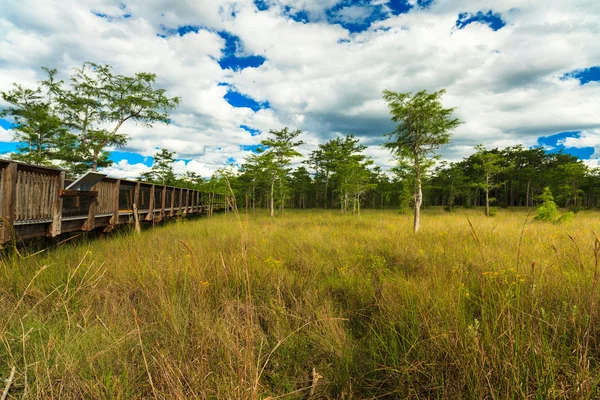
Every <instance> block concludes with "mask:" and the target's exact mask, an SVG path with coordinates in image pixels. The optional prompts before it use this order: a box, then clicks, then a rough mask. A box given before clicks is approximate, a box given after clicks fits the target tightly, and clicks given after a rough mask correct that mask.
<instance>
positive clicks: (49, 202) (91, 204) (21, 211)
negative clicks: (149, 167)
mask: <svg viewBox="0 0 600 400" xmlns="http://www.w3.org/2000/svg"><path fill="white" fill-rule="evenodd" d="M227 207H228V206H227V199H226V198H225V196H223V195H219V194H214V193H201V192H199V191H197V190H193V189H185V188H177V187H173V186H165V185H154V184H151V183H146V182H137V181H132V180H124V179H114V178H104V179H102V180H101V181H100V182H98V183H97V184H96V185H94V186H93V187H92V190H91V191H89V192H82V191H76V190H65V172H64V171H62V170H60V169H55V168H47V167H39V166H33V165H27V164H21V163H17V162H12V161H4V160H0V225H1V226H0V244H2V243H6V242H8V241H10V240H11V239H13V238H20V239H26V238H32V237H40V236H51V237H54V236H58V235H60V234H62V233H67V232H74V231H90V230H92V229H102V230H103V231H110V230H112V229H113V228H114V227H115V226H117V225H119V224H128V223H132V222H133V220H134V218H133V216H134V210H135V211H136V212H137V214H138V217H139V219H140V220H141V221H153V222H159V221H160V220H162V219H163V218H166V217H173V216H177V215H180V216H186V215H192V214H201V213H205V214H212V213H213V212H215V211H219V210H226V209H227Z"/></svg>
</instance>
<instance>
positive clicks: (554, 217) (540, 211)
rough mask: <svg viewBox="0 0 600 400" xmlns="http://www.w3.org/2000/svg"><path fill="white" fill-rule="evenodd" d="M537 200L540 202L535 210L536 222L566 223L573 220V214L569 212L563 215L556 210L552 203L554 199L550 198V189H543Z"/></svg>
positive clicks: (554, 204) (556, 207)
mask: <svg viewBox="0 0 600 400" xmlns="http://www.w3.org/2000/svg"><path fill="white" fill-rule="evenodd" d="M539 200H540V201H541V202H542V204H540V205H539V206H538V208H537V215H536V217H535V219H536V220H538V221H544V222H553V223H560V222H567V221H570V220H571V219H572V218H573V215H574V214H573V212H571V211H569V212H567V213H564V214H562V215H561V214H560V212H559V210H558V206H557V205H556V203H555V202H554V197H553V196H552V192H551V191H550V188H548V187H546V188H544V191H543V192H542V194H541V195H540V196H539Z"/></svg>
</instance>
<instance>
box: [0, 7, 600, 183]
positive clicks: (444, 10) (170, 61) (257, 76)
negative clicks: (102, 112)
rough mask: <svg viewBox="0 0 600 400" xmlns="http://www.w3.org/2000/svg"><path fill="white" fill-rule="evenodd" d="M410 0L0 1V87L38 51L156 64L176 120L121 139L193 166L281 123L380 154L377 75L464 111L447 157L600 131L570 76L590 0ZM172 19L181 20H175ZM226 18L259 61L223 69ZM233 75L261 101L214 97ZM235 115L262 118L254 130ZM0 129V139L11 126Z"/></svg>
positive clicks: (28, 70)
mask: <svg viewBox="0 0 600 400" xmlns="http://www.w3.org/2000/svg"><path fill="white" fill-rule="evenodd" d="M258 3H260V4H261V6H260V7H258V6H257V4H258ZM420 4H429V3H428V2H416V1H412V2H410V5H412V6H413V8H412V9H410V11H409V12H407V13H401V14H398V15H393V13H392V12H391V11H390V9H389V7H388V6H389V3H388V2H387V1H385V0H377V1H370V2H369V1H366V0H365V1H363V2H358V3H354V4H351V3H350V2H348V1H342V0H326V1H317V0H263V1H261V2H255V1H252V0H211V1H197V2H175V3H173V2H166V1H164V0H147V1H144V2H141V1H130V2H126V4H124V5H123V4H122V3H119V2H115V1H112V0H85V1H75V0H64V1H60V2H59V1H47V2H37V1H34V0H24V1H21V2H14V1H9V2H8V3H7V4H6V5H3V12H2V14H1V15H0V90H7V89H8V88H9V87H10V85H11V83H12V82H19V83H22V84H25V85H28V86H32V85H34V84H35V81H36V80H38V79H40V78H41V77H42V75H41V71H40V69H39V67H40V66H52V67H57V68H59V69H60V71H61V72H62V75H61V77H62V78H66V77H68V72H69V71H70V69H71V68H73V67H75V66H77V65H80V64H81V63H82V62H83V61H87V60H91V61H95V62H100V63H109V64H111V65H113V66H114V69H115V71H116V72H118V73H124V74H132V73H135V72H138V71H151V72H155V73H156V74H157V75H158V76H159V78H160V85H161V86H162V87H165V88H167V89H168V93H170V94H171V95H177V96H181V98H182V105H181V107H180V108H179V109H178V110H176V111H175V112H174V113H173V115H172V120H173V124H172V125H169V126H161V125H156V126H155V127H153V128H151V129H149V128H144V127H140V126H135V125H134V124H130V125H126V126H125V127H124V131H125V132H126V133H127V134H129V135H130V138H131V139H130V141H129V143H128V144H127V147H126V148H125V149H124V150H126V151H130V152H135V153H139V154H142V155H144V156H151V155H152V154H153V153H154V152H155V151H156V149H157V148H162V147H166V148H168V149H170V150H172V151H176V152H177V153H178V155H179V157H180V158H182V159H186V160H192V161H188V162H186V163H184V164H183V165H181V166H179V167H181V168H182V170H185V169H186V168H187V169H192V170H194V171H196V172H198V173H201V174H203V175H204V176H207V175H210V173H211V172H212V171H214V170H215V169H217V168H218V167H220V166H222V165H224V164H226V163H227V162H228V161H230V160H231V159H234V160H235V162H240V161H241V160H242V159H243V157H244V156H245V155H247V154H248V152H247V151H244V150H243V147H240V145H244V146H247V145H255V144H257V143H258V142H259V141H260V140H261V139H262V138H263V137H264V132H268V130H269V129H279V128H281V127H283V126H289V127H290V128H292V129H295V128H298V129H302V130H304V131H305V132H306V133H305V138H304V141H305V142H306V145H305V146H304V147H303V149H302V151H303V152H309V151H310V150H311V149H313V148H315V147H316V146H317V144H318V143H319V142H320V141H321V142H322V141H323V140H327V139H329V138H333V137H335V136H336V135H340V134H342V135H343V134H347V133H354V134H356V135H357V136H359V137H361V138H362V139H363V140H364V141H365V143H367V144H369V145H370V148H369V150H368V153H369V154H370V155H372V156H373V157H374V158H375V160H376V162H377V163H378V164H379V165H382V166H390V165H391V163H390V160H389V155H387V154H386V153H385V151H383V150H382V149H381V148H380V147H379V144H380V143H381V142H382V140H383V139H382V134H383V133H386V132H389V131H390V130H391V129H393V126H392V124H391V122H390V121H389V115H388V110H387V108H386V105H385V104H384V102H383V101H382V100H381V92H382V91H383V90H384V89H390V90H394V91H402V92H404V91H418V90H421V89H428V90H439V89H441V88H446V89H447V91H448V92H447V95H446V97H445V98H444V104H445V105H446V106H448V107H457V111H456V115H457V116H458V117H459V118H460V119H462V120H463V121H464V122H465V123H464V124H463V125H461V127H460V128H459V129H458V130H457V131H456V134H455V137H454V140H453V142H452V143H451V144H450V145H449V146H447V147H445V148H444V149H443V151H442V153H443V156H444V157H445V158H446V159H451V160H453V159H459V158H461V157H463V156H466V155H468V154H469V153H470V152H471V151H472V148H473V146H475V145H476V144H479V143H483V144H484V145H486V146H488V147H496V146H506V145H514V144H519V143H521V144H525V145H534V144H535V143H536V142H537V138H538V137H539V136H548V135H552V134H555V133H558V132H562V131H582V134H581V135H580V137H579V138H569V139H567V140H570V139H573V140H576V139H578V140H579V142H575V141H573V142H567V140H565V143H564V145H565V146H569V145H573V147H574V146H575V144H577V143H579V144H581V143H583V141H585V140H589V141H590V142H591V141H593V138H596V139H597V137H598V133H597V132H599V130H600V117H598V104H600V85H599V84H598V82H589V83H586V84H584V85H582V84H581V81H580V80H578V79H577V78H576V76H575V75H573V74H571V75H569V73H570V72H572V71H576V70H582V69H586V68H590V67H593V66H597V65H600V47H598V46H597V45H596V42H597V38H598V36H599V34H600V20H599V19H598V18H597V15H599V14H600V3H598V2H594V1H589V0H573V1H571V2H564V1H562V0H548V1H545V2H531V1H526V0H498V1H494V2H491V1H489V0H456V1H449V0H436V1H434V2H432V3H431V4H429V6H427V7H420V6H419V5H420ZM373 6H378V7H384V10H387V12H388V13H387V14H386V17H385V18H379V19H378V20H377V21H373V22H372V24H371V25H370V27H369V28H368V29H366V30H362V31H360V32H350V31H349V30H347V29H345V28H344V27H343V26H342V25H341V24H340V23H343V22H348V23H356V22H359V21H361V19H366V18H368V17H369V15H371V14H370V13H371V11H372V7H373ZM334 7H335V10H336V11H335V16H334V17H333V18H328V10H332V9H333V8H334ZM259 8H260V9H259ZM295 13H304V14H305V15H306V16H307V19H308V22H307V21H306V20H305V19H302V20H301V19H299V18H293V15H295ZM463 13H466V14H465V15H469V16H484V17H486V16H494V17H498V18H501V19H502V22H503V23H504V25H503V26H502V28H500V29H496V28H497V26H495V25H494V26H495V28H494V29H496V30H494V29H492V27H493V26H491V24H489V23H486V22H485V21H480V20H477V18H471V19H472V21H471V20H470V19H468V18H467V19H466V21H469V23H468V24H466V25H464V21H463V24H462V25H460V26H457V20H458V19H459V14H463ZM304 14H303V15H304ZM107 16H108V17H107ZM486 18H487V17H486ZM338 22H340V23H338ZM463 25H464V26H463ZM184 26H188V27H193V29H191V28H190V29H186V30H181V31H178V30H177V28H178V27H184ZM460 27H462V29H459V28H460ZM223 32H227V34H228V35H230V36H231V37H235V38H237V40H238V41H237V42H236V43H237V44H236V46H238V47H237V48H236V55H238V56H250V55H257V56H261V57H264V58H265V62H264V63H263V64H262V65H260V66H259V67H256V68H244V69H238V70H235V69H229V68H225V69H223V68H222V67H221V66H220V65H219V59H220V58H221V57H222V56H223V54H224V52H226V50H227V45H228V43H227V40H226V37H225V36H224V35H223ZM183 33H185V34H183ZM223 83H226V84H227V85H224V84H223ZM229 90H237V91H239V93H241V94H243V95H246V96H249V97H250V98H252V99H254V100H255V101H256V102H259V103H261V104H267V103H268V104H269V105H270V108H263V109H261V110H259V111H256V112H255V111H253V110H251V109H250V108H240V107H234V106H232V105H231V104H230V103H229V102H228V101H227V100H226V99H225V98H224V96H225V95H226V93H227V92H228V91H229ZM5 106H6V104H2V103H0V108H2V107H5ZM241 125H244V126H247V127H250V128H252V129H257V130H260V131H261V132H263V134H262V135H257V136H252V135H251V134H250V133H249V132H248V131H246V130H243V129H241V128H240V126H241ZM0 133H1V134H2V136H1V137H0V140H6V139H8V138H6V137H5V136H6V132H0ZM588 135H589V136H588ZM586 143H587V142H586ZM593 147H594V148H598V149H599V150H600V146H599V145H598V144H597V143H595V144H594V145H593ZM599 150H596V151H597V153H596V155H598V154H600V153H598V151H599ZM144 168H147V167H145V166H143V165H142V164H140V165H131V164H128V163H127V162H120V163H118V164H116V165H115V166H113V167H111V169H109V171H111V173H114V174H121V175H127V176H129V177H132V176H134V175H135V176H137V175H139V173H140V171H142V172H143V170H144Z"/></svg>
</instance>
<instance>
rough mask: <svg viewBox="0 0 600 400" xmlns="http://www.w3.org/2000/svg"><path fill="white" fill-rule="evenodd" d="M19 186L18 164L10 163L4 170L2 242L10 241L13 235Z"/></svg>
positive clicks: (0, 234) (0, 240) (0, 236)
mask: <svg viewBox="0 0 600 400" xmlns="http://www.w3.org/2000/svg"><path fill="white" fill-rule="evenodd" d="M16 186H17V164H15V163H10V164H9V165H8V167H6V169H5V170H4V179H3V180H2V194H3V195H4V199H3V202H2V203H3V204H2V205H3V207H2V229H0V243H6V242H8V241H9V240H10V239H11V237H12V230H13V225H12V224H13V222H14V217H15V196H16V194H17V193H16Z"/></svg>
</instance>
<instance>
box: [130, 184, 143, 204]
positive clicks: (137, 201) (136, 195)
mask: <svg viewBox="0 0 600 400" xmlns="http://www.w3.org/2000/svg"><path fill="white" fill-rule="evenodd" d="M140 186H141V183H139V182H138V183H136V184H135V189H133V202H132V203H133V205H134V206H135V207H138V206H139V204H140Z"/></svg>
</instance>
